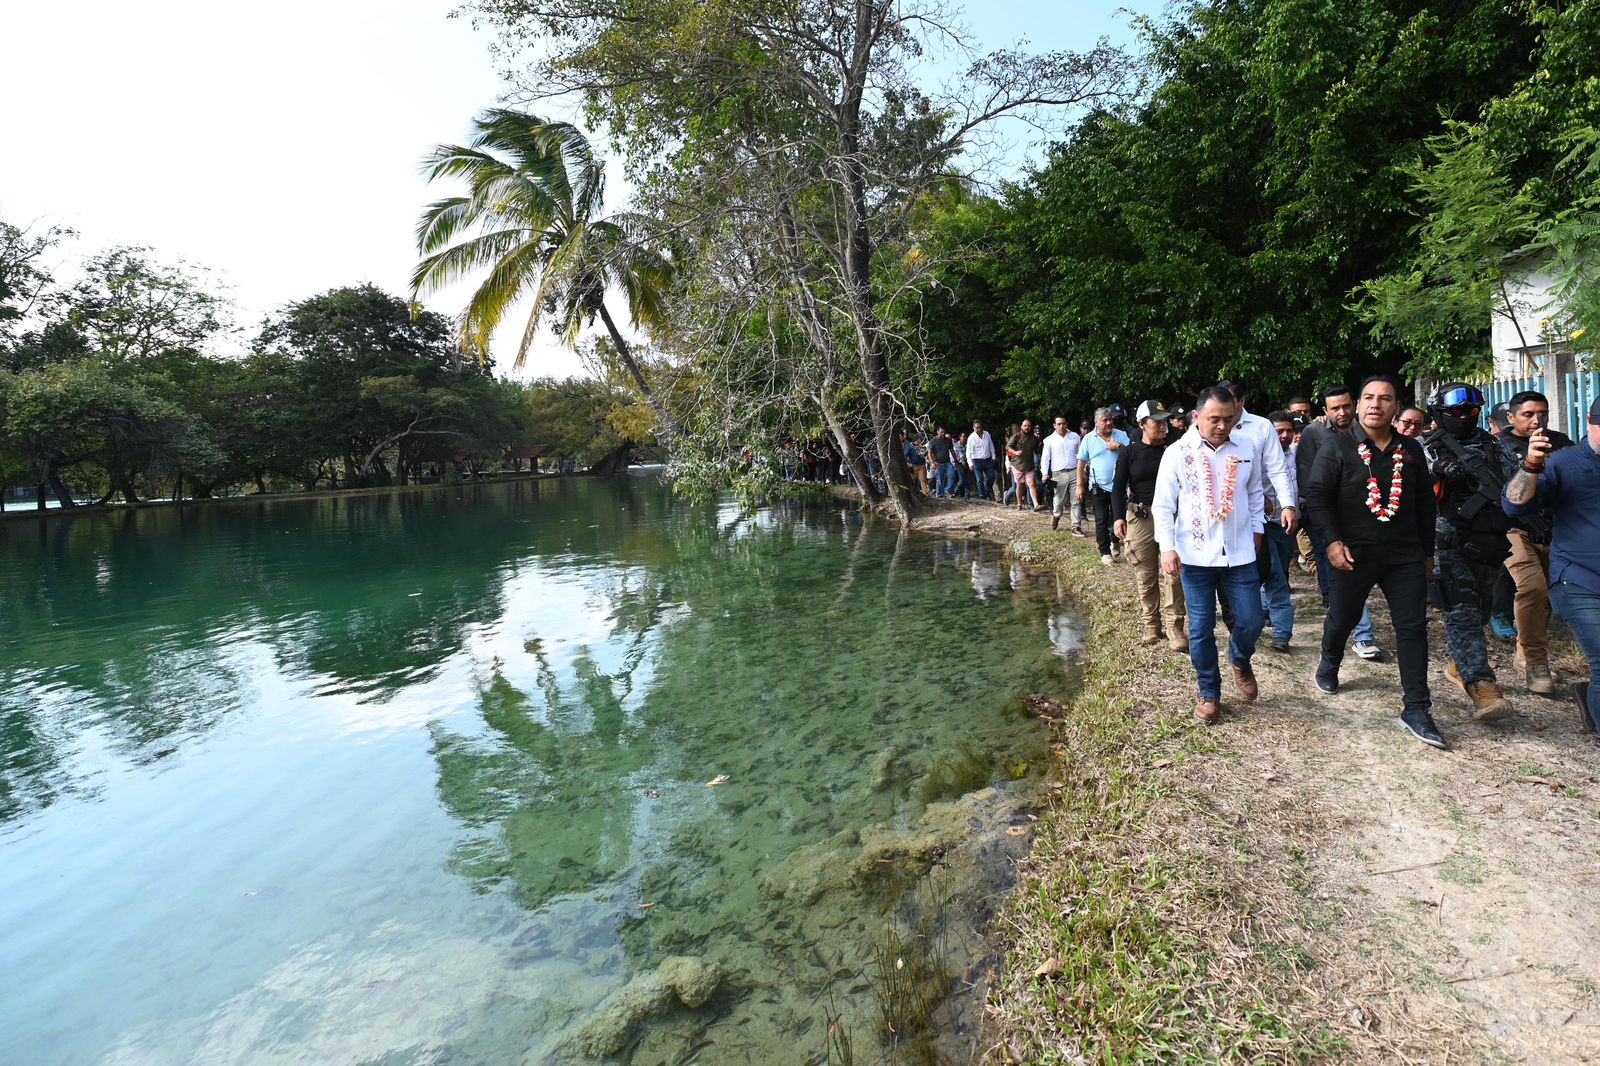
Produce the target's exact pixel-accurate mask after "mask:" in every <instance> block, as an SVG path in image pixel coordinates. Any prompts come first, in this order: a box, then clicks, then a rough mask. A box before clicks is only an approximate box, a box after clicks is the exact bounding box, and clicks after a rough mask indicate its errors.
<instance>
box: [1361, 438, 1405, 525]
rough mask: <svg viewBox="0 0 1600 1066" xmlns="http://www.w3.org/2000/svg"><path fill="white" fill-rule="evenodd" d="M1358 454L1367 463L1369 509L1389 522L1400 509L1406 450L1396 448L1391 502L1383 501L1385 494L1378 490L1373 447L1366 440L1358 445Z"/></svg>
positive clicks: (1390, 486)
mask: <svg viewBox="0 0 1600 1066" xmlns="http://www.w3.org/2000/svg"><path fill="white" fill-rule="evenodd" d="M1356 454H1358V455H1360V456H1361V461H1362V462H1363V463H1365V464H1367V510H1369V511H1371V512H1372V514H1373V517H1375V518H1377V520H1378V521H1380V522H1387V521H1389V519H1391V518H1393V517H1394V516H1395V514H1396V512H1398V511H1399V510H1400V487H1401V484H1402V482H1403V479H1402V478H1401V476H1400V470H1401V466H1402V464H1404V463H1405V461H1406V456H1405V451H1404V449H1401V448H1398V447H1397V448H1395V450H1394V459H1393V463H1394V467H1393V469H1392V470H1391V471H1390V474H1389V503H1388V505H1387V506H1385V505H1384V503H1383V495H1382V493H1380V492H1379V491H1378V479H1377V478H1376V477H1374V476H1373V473H1372V449H1371V448H1369V447H1368V446H1367V442H1366V441H1362V442H1361V443H1360V444H1358V445H1356Z"/></svg>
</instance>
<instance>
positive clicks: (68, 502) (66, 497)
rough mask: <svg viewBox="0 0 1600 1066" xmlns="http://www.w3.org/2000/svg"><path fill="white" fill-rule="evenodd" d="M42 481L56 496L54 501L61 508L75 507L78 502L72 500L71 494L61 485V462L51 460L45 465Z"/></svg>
mask: <svg viewBox="0 0 1600 1066" xmlns="http://www.w3.org/2000/svg"><path fill="white" fill-rule="evenodd" d="M44 479H45V481H46V482H47V483H48V484H49V486H50V491H51V492H53V493H55V494H56V499H57V500H58V501H59V502H60V504H61V506H62V507H63V508H66V507H76V506H78V501H77V500H74V499H73V498H72V493H71V491H70V490H68V488H67V487H66V486H65V485H63V484H62V483H61V461H60V460H59V459H51V460H50V461H49V462H48V463H46V464H45V468H44Z"/></svg>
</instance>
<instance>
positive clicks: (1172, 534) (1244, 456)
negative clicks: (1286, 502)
mask: <svg viewBox="0 0 1600 1066" xmlns="http://www.w3.org/2000/svg"><path fill="white" fill-rule="evenodd" d="M1273 446H1274V448H1275V449H1276V450H1277V451H1278V453H1279V454H1280V456H1281V455H1282V452H1283V449H1282V447H1281V446H1279V445H1278V444H1277V440H1276V438H1274V440H1273ZM1230 465H1232V466H1234V468H1235V470H1236V471H1237V473H1236V474H1235V478H1234V488H1233V509H1232V510H1231V511H1229V512H1228V514H1227V515H1226V516H1224V517H1223V518H1222V519H1221V520H1220V521H1219V520H1218V519H1217V518H1216V517H1215V516H1214V514H1213V511H1214V510H1215V509H1216V508H1217V507H1218V505H1219V504H1220V503H1221V502H1222V497H1223V493H1224V491H1225V487H1226V485H1227V483H1228V468H1229V466H1230ZM1262 466H1263V464H1262V462H1261V459H1260V452H1259V451H1258V450H1257V449H1256V447H1255V446H1254V444H1253V443H1252V442H1251V441H1250V440H1249V439H1248V438H1244V439H1241V437H1240V434H1239V430H1238V427H1234V431H1233V434H1232V435H1231V436H1230V437H1229V438H1228V439H1227V440H1226V441H1224V442H1223V444H1222V446H1221V447H1220V448H1213V447H1211V445H1209V444H1207V443H1206V442H1205V438H1203V437H1202V436H1200V434H1199V433H1198V432H1196V433H1185V434H1184V435H1183V436H1182V437H1180V438H1178V440H1177V441H1176V442H1174V443H1172V444H1169V445H1167V449H1166V451H1165V452H1163V453H1162V455H1161V468H1160V470H1159V472H1158V473H1157V474H1156V497H1155V503H1154V505H1153V506H1152V507H1151V510H1152V511H1153V512H1154V515H1155V520H1156V543H1157V544H1158V545H1160V547H1161V550H1162V551H1163V552H1169V551H1176V552H1177V553H1178V558H1179V559H1181V560H1182V561H1183V562H1184V563H1186V564H1188V565H1189V566H1243V565H1244V564H1245V563H1253V562H1255V561H1256V538H1255V535H1256V534H1257V533H1259V532H1261V530H1262V528H1263V521H1262V511H1263V510H1264V508H1265V507H1266V491H1265V486H1264V477H1263V473H1264V471H1263V470H1262ZM1207 467H1209V468H1210V470H1211V498H1210V499H1207V498H1206V469H1207Z"/></svg>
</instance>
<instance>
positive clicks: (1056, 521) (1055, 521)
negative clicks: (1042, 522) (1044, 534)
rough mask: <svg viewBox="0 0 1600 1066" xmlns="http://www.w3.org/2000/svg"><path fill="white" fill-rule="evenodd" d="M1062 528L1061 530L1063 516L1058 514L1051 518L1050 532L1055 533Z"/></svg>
mask: <svg viewBox="0 0 1600 1066" xmlns="http://www.w3.org/2000/svg"><path fill="white" fill-rule="evenodd" d="M1060 528H1061V516H1060V515H1058V514H1053V515H1051V516H1050V531H1051V532H1052V533H1053V532H1055V531H1056V530H1058V529H1060Z"/></svg>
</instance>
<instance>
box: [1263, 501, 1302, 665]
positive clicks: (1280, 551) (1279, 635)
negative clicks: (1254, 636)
mask: <svg viewBox="0 0 1600 1066" xmlns="http://www.w3.org/2000/svg"><path fill="white" fill-rule="evenodd" d="M1261 546H1262V548H1263V549H1265V550H1266V554H1267V561H1268V562H1269V563H1270V564H1271V573H1270V576H1269V577H1268V578H1267V581H1266V583H1265V584H1263V585H1262V586H1261V609H1262V610H1263V611H1265V612H1267V617H1268V618H1269V619H1271V620H1272V637H1273V639H1274V640H1288V639H1289V638H1290V637H1292V636H1294V601H1293V600H1292V599H1290V598H1289V563H1290V560H1292V559H1294V558H1295V557H1296V556H1297V555H1298V554H1299V552H1298V551H1297V550H1296V549H1295V545H1294V538H1293V537H1291V536H1290V535H1289V534H1287V533H1285V532H1284V531H1283V527H1282V526H1281V525H1279V524H1277V523H1276V522H1272V521H1269V522H1267V528H1266V535H1265V536H1264V537H1263V538H1262V541H1261Z"/></svg>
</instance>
